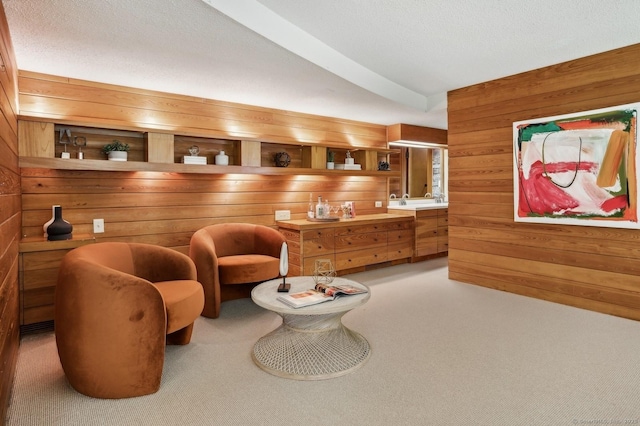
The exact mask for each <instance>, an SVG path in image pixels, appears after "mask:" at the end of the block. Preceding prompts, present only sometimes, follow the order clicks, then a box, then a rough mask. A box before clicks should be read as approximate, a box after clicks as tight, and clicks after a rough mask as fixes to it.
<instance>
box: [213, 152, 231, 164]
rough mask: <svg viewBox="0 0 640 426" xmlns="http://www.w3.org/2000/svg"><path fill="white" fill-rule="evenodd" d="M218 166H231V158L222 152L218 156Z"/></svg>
mask: <svg viewBox="0 0 640 426" xmlns="http://www.w3.org/2000/svg"><path fill="white" fill-rule="evenodd" d="M216 165H218V166H228V165H229V156H228V155H226V154H225V153H224V151H220V154H218V155H216Z"/></svg>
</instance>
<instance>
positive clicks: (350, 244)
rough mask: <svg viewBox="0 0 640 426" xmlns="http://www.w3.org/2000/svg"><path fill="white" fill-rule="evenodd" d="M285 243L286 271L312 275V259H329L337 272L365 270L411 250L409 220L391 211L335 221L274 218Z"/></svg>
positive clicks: (407, 256)
mask: <svg viewBox="0 0 640 426" xmlns="http://www.w3.org/2000/svg"><path fill="white" fill-rule="evenodd" d="M277 224H278V228H279V230H280V232H282V234H283V235H284V236H285V237H286V238H287V244H288V246H289V274H290V275H294V276H295V275H312V274H313V270H314V267H315V261H316V260H318V259H329V260H331V262H332V263H333V265H334V267H335V268H336V270H337V271H338V272H341V271H342V272H345V271H355V270H365V269H367V267H369V266H372V265H380V264H384V263H385V262H398V263H399V262H400V261H402V260H404V261H408V260H409V259H410V258H411V256H412V254H413V232H414V231H413V220H412V219H411V218H409V217H403V216H398V215H391V214H374V215H364V216H358V217H356V218H354V219H348V220H341V221H339V222H310V221H307V220H304V219H303V220H288V221H279V222H277Z"/></svg>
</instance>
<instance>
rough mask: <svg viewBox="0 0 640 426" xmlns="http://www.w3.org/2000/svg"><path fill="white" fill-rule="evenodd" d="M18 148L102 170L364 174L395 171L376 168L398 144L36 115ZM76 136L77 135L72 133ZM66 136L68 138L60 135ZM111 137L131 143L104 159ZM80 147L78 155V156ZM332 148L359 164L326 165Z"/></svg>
mask: <svg viewBox="0 0 640 426" xmlns="http://www.w3.org/2000/svg"><path fill="white" fill-rule="evenodd" d="M18 125H19V154H20V166H21V167H35V168H50V169H63V170H106V171H160V172H176V173H207V174H217V173H251V174H279V175H290V174H331V175H365V176H377V175H380V176H381V175H384V176H387V177H388V176H396V177H397V176H399V173H400V172H399V171H392V172H389V171H378V169H377V167H378V161H379V160H384V159H385V158H386V155H387V154H388V153H390V152H396V151H397V150H388V149H382V148H372V149H367V148H362V147H353V148H345V147H330V146H322V145H303V144H291V143H277V142H261V141H255V140H231V139H220V138H208V137H200V136H185V135H173V134H168V133H167V134H165V133H157V132H144V131H128V130H116V129H97V128H90V127H80V126H67V125H60V124H54V123H45V122H37V121H19V123H18ZM67 129H68V130H69V131H70V133H71V137H70V139H71V140H72V141H74V140H82V141H86V145H85V146H83V147H82V148H79V147H77V146H74V145H73V143H69V144H67V145H66V146H64V145H62V144H60V143H59V139H60V138H59V137H58V136H59V134H60V131H61V130H67ZM77 138H80V139H77ZM65 139H68V138H66V137H65ZM113 139H118V140H120V141H121V142H123V143H127V144H128V145H129V147H130V150H129V156H128V157H129V158H128V161H125V162H114V161H107V160H106V156H105V155H104V154H103V153H102V152H101V149H102V147H103V146H104V145H106V144H107V143H110V142H112V140H113ZM193 145H196V146H198V148H199V149H200V153H199V156H201V157H206V158H207V164H206V165H201V164H182V159H183V157H184V156H185V155H189V148H190V147H191V146H193ZM80 149H81V150H82V152H83V156H84V158H83V159H78V151H79V150H80ZM327 149H331V150H332V151H334V153H335V154H336V162H344V158H345V157H346V153H347V151H350V152H351V153H352V155H353V157H354V158H355V159H356V160H357V163H358V164H360V165H361V168H362V170H327V169H326V153H327ZM65 150H66V151H67V152H69V153H70V157H71V158H69V159H61V158H60V157H61V154H62V152H63V151H65ZM220 151H225V154H227V155H228V156H229V165H228V166H217V165H215V161H214V158H215V156H216V155H217V154H218V153H220ZM278 152H286V153H287V154H289V156H290V158H291V163H290V165H289V167H276V166H275V160H274V157H275V154H276V153H278Z"/></svg>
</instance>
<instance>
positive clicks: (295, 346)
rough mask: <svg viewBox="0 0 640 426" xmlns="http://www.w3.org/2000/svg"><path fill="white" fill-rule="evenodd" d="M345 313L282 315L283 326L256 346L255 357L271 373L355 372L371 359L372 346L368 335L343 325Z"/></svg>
mask: <svg viewBox="0 0 640 426" xmlns="http://www.w3.org/2000/svg"><path fill="white" fill-rule="evenodd" d="M327 303H331V302H327ZM344 314H345V312H340V313H334V314H325V315H286V314H281V315H282V318H283V323H282V325H281V326H280V327H278V328H277V329H275V330H274V331H272V332H271V333H269V334H267V335H266V336H264V337H262V338H260V340H258V342H257V343H256V344H255V346H254V347H253V354H252V357H253V360H254V361H255V363H256V364H257V365H258V366H259V367H260V368H262V369H263V370H265V371H267V372H268V373H271V374H274V375H276V376H280V377H285V378H289V379H296V380H322V379H330V378H333V377H338V376H342V375H344V374H347V373H350V372H352V371H353V370H355V369H357V368H358V367H360V366H361V365H362V364H363V363H364V362H365V361H366V360H367V359H368V358H369V355H370V347H369V342H367V340H366V339H365V338H364V337H362V336H361V335H360V334H358V333H356V332H354V331H352V330H349V329H348V328H347V327H345V326H344V325H342V322H341V318H342V316H343V315H344Z"/></svg>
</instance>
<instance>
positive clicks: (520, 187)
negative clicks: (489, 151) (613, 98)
mask: <svg viewBox="0 0 640 426" xmlns="http://www.w3.org/2000/svg"><path fill="white" fill-rule="evenodd" d="M639 109H640V103H635V104H628V105H620V106H616V107H610V108H603V109H598V110H593V111H585V112H581V113H574V114H567V115H562V116H555V117H545V118H539V119H533V120H525V121H518V122H515V123H513V139H514V147H513V148H514V155H515V161H514V173H513V177H514V218H515V221H516V222H535V223H551V224H563V225H586V226H604V227H611V228H632V229H640V224H639V223H638V192H637V189H638V181H637V178H638V164H639V162H638V153H637V146H636V143H637V140H638V135H637V118H638V110H639Z"/></svg>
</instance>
